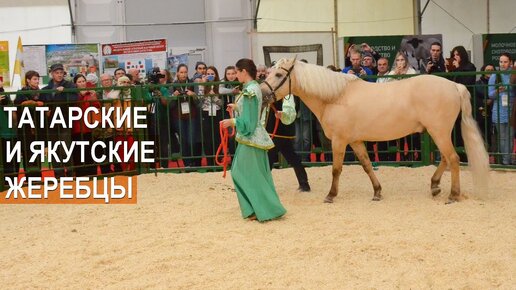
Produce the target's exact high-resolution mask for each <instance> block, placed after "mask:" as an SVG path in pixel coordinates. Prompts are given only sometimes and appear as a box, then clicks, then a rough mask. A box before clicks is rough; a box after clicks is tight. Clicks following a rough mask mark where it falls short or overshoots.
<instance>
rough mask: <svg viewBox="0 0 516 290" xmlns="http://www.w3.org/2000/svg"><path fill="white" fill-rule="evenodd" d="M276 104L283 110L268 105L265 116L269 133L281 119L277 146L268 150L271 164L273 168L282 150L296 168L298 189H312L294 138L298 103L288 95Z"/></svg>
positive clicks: (275, 143) (277, 132) (276, 135)
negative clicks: (295, 147)
mask: <svg viewBox="0 0 516 290" xmlns="http://www.w3.org/2000/svg"><path fill="white" fill-rule="evenodd" d="M274 106H275V108H281V111H279V110H278V111H277V112H276V113H274V111H273V110H272V109H271V108H269V107H267V108H266V111H265V112H264V116H263V118H265V120H264V121H265V124H266V129H267V132H269V135H271V134H272V133H273V132H274V125H275V123H276V118H279V119H280V120H281V121H280V122H279V124H278V128H277V130H276V132H275V135H274V138H272V141H273V142H274V145H275V146H274V148H272V149H270V150H269V152H268V155H269V166H270V168H271V169H272V166H273V164H274V163H275V162H276V161H278V152H280V153H281V154H282V155H283V157H285V159H286V160H287V162H288V164H290V166H292V167H293V168H294V172H295V173H296V177H297V181H298V183H299V188H298V189H299V190H300V191H310V185H309V184H308V177H307V174H306V170H305V167H304V166H303V164H302V163H301V158H300V157H299V156H298V155H297V154H296V153H295V151H294V139H295V138H296V127H295V125H294V120H295V119H296V107H295V106H296V105H295V102H294V96H292V95H289V96H286V97H285V98H284V99H283V100H281V101H277V102H275V103H274Z"/></svg>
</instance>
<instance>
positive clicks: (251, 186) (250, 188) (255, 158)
mask: <svg viewBox="0 0 516 290" xmlns="http://www.w3.org/2000/svg"><path fill="white" fill-rule="evenodd" d="M236 69H237V78H238V80H239V81H241V82H243V83H244V88H243V90H242V92H241V93H240V94H239V95H238V96H237V97H236V99H235V103H234V104H228V107H231V108H232V109H233V111H234V112H235V118H233V119H225V120H223V121H222V126H223V127H224V128H227V127H229V126H235V128H236V132H237V133H236V141H237V142H238V146H237V149H236V152H235V157H234V160H233V163H232V165H231V177H232V178H233V183H234V184H235V190H236V192H237V197H238V202H239V204H240V210H241V211H242V217H244V218H248V219H250V220H254V219H257V220H258V221H261V222H263V221H267V220H272V219H276V218H279V217H281V216H282V215H284V214H285V213H286V210H285V208H284V207H283V205H281V202H280V200H279V198H278V194H277V193H276V189H275V188H274V181H273V179H272V175H271V171H270V169H269V160H268V157H267V150H269V149H271V148H272V147H274V143H273V142H272V140H271V138H270V137H269V134H267V131H266V130H265V128H264V127H263V126H262V125H261V122H260V111H261V105H262V93H261V90H260V87H259V85H258V83H257V82H256V80H255V78H256V65H255V64H254V62H253V61H252V60H250V59H245V58H244V59H240V60H239V61H238V62H237V63H236Z"/></svg>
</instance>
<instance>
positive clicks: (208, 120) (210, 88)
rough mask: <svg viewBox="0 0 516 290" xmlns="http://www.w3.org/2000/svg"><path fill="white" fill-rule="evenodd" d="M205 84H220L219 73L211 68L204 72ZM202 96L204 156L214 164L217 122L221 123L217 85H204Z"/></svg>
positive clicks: (217, 143) (217, 132)
mask: <svg viewBox="0 0 516 290" xmlns="http://www.w3.org/2000/svg"><path fill="white" fill-rule="evenodd" d="M206 80H207V82H220V79H219V72H218V71H217V69H216V68H215V67H213V66H210V67H208V69H207V70H206ZM204 93H205V94H204V96H199V97H200V102H201V113H202V116H201V128H202V130H201V131H202V136H203V149H204V155H205V156H207V157H208V163H211V164H215V163H214V155H215V153H216V150H217V146H218V145H219V144H220V134H219V122H220V121H222V117H223V116H222V106H223V105H224V103H223V99H222V98H221V97H220V95H219V86H218V85H214V84H211V85H205V86H204Z"/></svg>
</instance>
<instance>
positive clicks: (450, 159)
mask: <svg viewBox="0 0 516 290" xmlns="http://www.w3.org/2000/svg"><path fill="white" fill-rule="evenodd" d="M432 138H433V139H434V141H435V144H436V145H437V147H438V148H439V151H441V155H442V156H441V158H446V163H448V164H449V166H450V171H451V191H450V195H449V196H448V203H450V202H454V201H460V200H461V199H462V197H461V195H460V174H459V155H457V152H455V148H453V143H452V142H451V138H450V135H447V136H446V137H444V138H434V136H432ZM446 163H443V162H441V164H439V167H438V168H437V170H436V172H435V173H434V176H436V177H437V176H440V175H442V173H440V174H439V170H442V171H444V169H445V168H446ZM436 180H437V178H436ZM432 182H433V177H432Z"/></svg>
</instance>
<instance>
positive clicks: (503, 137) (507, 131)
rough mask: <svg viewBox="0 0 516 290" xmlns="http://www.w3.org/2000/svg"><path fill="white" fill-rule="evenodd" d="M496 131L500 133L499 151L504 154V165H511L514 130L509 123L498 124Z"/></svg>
mask: <svg viewBox="0 0 516 290" xmlns="http://www.w3.org/2000/svg"><path fill="white" fill-rule="evenodd" d="M496 131H497V133H498V148H499V149H498V150H499V152H500V153H502V164H503V165H509V164H511V153H512V147H513V142H514V141H513V136H514V134H513V130H512V126H511V125H510V124H508V123H497V124H496Z"/></svg>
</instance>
